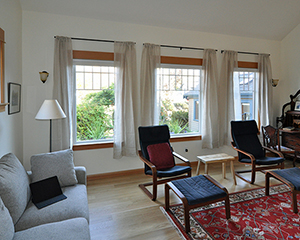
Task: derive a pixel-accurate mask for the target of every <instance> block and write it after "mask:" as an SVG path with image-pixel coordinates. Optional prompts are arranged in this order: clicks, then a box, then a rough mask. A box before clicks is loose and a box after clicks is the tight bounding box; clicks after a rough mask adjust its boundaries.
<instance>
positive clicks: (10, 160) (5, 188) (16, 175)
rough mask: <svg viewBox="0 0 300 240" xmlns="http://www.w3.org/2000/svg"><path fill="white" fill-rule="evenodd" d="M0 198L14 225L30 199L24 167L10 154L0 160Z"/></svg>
mask: <svg viewBox="0 0 300 240" xmlns="http://www.w3.org/2000/svg"><path fill="white" fill-rule="evenodd" d="M0 197H1V198H2V200H3V203H4V205H5V206H6V207H7V209H8V211H9V213H10V215H11V217H12V220H13V223H14V224H16V222H17V221H18V220H19V218H20V217H21V215H22V214H23V212H24V210H25V208H26V205H27V203H28V201H29V199H30V188H29V178H28V175H27V173H26V171H25V169H24V167H23V166H22V164H21V162H20V161H19V160H18V159H17V157H16V156H15V155H14V154H12V153H8V154H6V155H4V156H3V157H2V158H1V159H0Z"/></svg>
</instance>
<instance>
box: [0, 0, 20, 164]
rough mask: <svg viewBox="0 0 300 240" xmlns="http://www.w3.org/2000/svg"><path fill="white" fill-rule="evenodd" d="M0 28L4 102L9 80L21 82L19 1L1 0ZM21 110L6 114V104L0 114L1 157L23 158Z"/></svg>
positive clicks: (6, 98) (6, 99) (6, 100)
mask: <svg viewBox="0 0 300 240" xmlns="http://www.w3.org/2000/svg"><path fill="white" fill-rule="evenodd" d="M0 27H1V28H2V29H3V30H4V31H5V42H6V44H5V50H4V51H5V67H4V71H5V72H4V78H5V102H8V97H7V96H8V83H9V82H14V83H22V62H21V60H22V59H21V55H22V50H21V46H22V11H21V6H20V2H19V0H1V4H0ZM22 108H23V106H22V105H21V113H17V114H13V115H8V107H6V109H5V112H1V113H0V156H2V155H4V154H6V153H9V152H12V153H14V154H15V155H16V156H17V157H18V158H19V159H20V160H21V161H22V157H23V127H22V111H23V110H22Z"/></svg>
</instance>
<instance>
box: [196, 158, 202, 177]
mask: <svg viewBox="0 0 300 240" xmlns="http://www.w3.org/2000/svg"><path fill="white" fill-rule="evenodd" d="M200 165H201V161H200V160H198V165H197V171H196V176H198V175H199V173H200Z"/></svg>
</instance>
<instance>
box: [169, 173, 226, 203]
mask: <svg viewBox="0 0 300 240" xmlns="http://www.w3.org/2000/svg"><path fill="white" fill-rule="evenodd" d="M172 183H173V184H174V185H175V187H176V188H178V190H179V191H180V192H181V193H182V194H183V195H184V196H185V197H186V199H187V201H188V204H189V205H190V206H192V205H196V204H200V203H206V202H209V201H213V200H217V199H220V198H224V197H226V195H227V193H226V192H225V191H223V190H222V189H221V188H219V187H218V186H216V185H215V184H214V183H212V182H211V181H209V180H208V179H207V178H206V177H205V176H203V175H199V176H195V177H190V178H184V179H179V180H175V181H172Z"/></svg>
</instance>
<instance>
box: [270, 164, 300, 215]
mask: <svg viewBox="0 0 300 240" xmlns="http://www.w3.org/2000/svg"><path fill="white" fill-rule="evenodd" d="M270 177H274V178H276V179H277V180H279V181H281V182H283V183H284V184H286V185H287V186H288V187H289V188H290V189H291V191H292V207H293V212H294V213H298V207H297V194H299V193H300V191H299V190H300V169H299V168H296V167H295V168H288V169H281V170H275V171H267V172H266V196H269V188H270Z"/></svg>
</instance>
